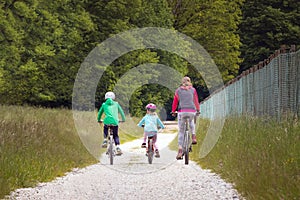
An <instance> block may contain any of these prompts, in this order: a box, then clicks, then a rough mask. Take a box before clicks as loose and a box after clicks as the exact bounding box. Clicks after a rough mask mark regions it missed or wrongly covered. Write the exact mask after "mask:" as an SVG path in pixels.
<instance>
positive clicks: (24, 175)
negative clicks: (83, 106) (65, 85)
mask: <svg viewBox="0 0 300 200" xmlns="http://www.w3.org/2000/svg"><path fill="white" fill-rule="evenodd" d="M89 116H91V115H89ZM83 123H85V125H87V126H96V131H94V132H97V133H95V134H94V136H99V135H102V132H101V130H100V129H98V128H99V126H97V123H96V115H92V119H88V118H87V119H86V121H84V122H83ZM87 123H90V124H87ZM95 124H96V125H95ZM125 124H126V123H125ZM0 130H1V131H0V199H1V198H3V197H4V196H5V195H7V194H9V193H10V192H11V191H13V190H15V189H17V188H22V187H32V186H34V185H36V184H37V183H38V182H46V181H51V180H53V179H54V178H55V177H58V176H62V175H64V174H65V173H66V172H68V171H70V170H72V169H73V168H76V167H79V168H80V167H85V166H87V165H90V164H94V163H97V162H98V160H96V159H95V158H94V157H93V156H92V155H91V154H90V152H88V151H87V149H86V148H85V146H84V145H83V142H86V141H84V140H83V139H84V138H83V137H82V138H80V137H79V135H78V134H77V131H81V130H76V128H75V125H74V120H73V114H72V111H71V110H67V109H43V108H32V107H17V106H1V105H0ZM120 137H121V141H122V142H126V141H129V140H132V139H135V137H133V136H130V135H127V134H120ZM90 140H91V139H90ZM93 140H94V138H93ZM98 140H99V141H98ZM96 142H98V143H97V144H95V145H97V147H99V149H100V144H101V143H100V142H101V141H100V138H99V137H98V138H97V141H96Z"/></svg>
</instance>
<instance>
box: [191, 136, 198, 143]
mask: <svg viewBox="0 0 300 200" xmlns="http://www.w3.org/2000/svg"><path fill="white" fill-rule="evenodd" d="M192 144H197V139H196V134H193V135H192Z"/></svg>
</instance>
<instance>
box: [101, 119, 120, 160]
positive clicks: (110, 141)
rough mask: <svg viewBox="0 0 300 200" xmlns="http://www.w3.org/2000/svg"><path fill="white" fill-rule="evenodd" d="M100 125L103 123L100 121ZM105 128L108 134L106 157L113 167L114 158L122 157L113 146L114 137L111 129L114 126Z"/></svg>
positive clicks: (109, 125) (108, 125) (110, 125)
mask: <svg viewBox="0 0 300 200" xmlns="http://www.w3.org/2000/svg"><path fill="white" fill-rule="evenodd" d="M120 122H121V121H120ZM100 123H103V121H100ZM106 126H107V127H108V133H109V137H108V145H107V151H106V155H108V157H109V161H110V164H111V165H113V163H114V157H115V156H120V155H122V153H121V154H117V151H116V145H115V140H114V136H113V127H114V126H116V125H113V124H107V125H106Z"/></svg>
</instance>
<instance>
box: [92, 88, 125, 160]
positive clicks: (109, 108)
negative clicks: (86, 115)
mask: <svg viewBox="0 0 300 200" xmlns="http://www.w3.org/2000/svg"><path fill="white" fill-rule="evenodd" d="M105 99H106V101H105V102H104V103H103V104H102V106H101V108H100V109H99V112H98V117H97V120H98V122H99V123H100V122H101V116H102V114H103V113H104V114H105V118H104V120H103V123H104V128H103V135H104V140H103V144H102V147H103V148H106V147H107V139H106V138H107V135H108V126H107V125H109V124H110V125H114V128H113V138H114V141H115V144H116V151H117V153H116V154H117V155H121V154H122V151H121V149H120V147H119V145H120V139H119V135H118V128H119V127H118V125H119V119H118V114H119V113H120V114H121V117H122V121H123V122H125V115H124V111H123V109H122V108H121V106H120V104H119V103H118V102H116V101H114V99H115V94H114V93H113V92H107V93H106V94H105Z"/></svg>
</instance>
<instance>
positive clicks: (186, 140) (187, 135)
mask: <svg viewBox="0 0 300 200" xmlns="http://www.w3.org/2000/svg"><path fill="white" fill-rule="evenodd" d="M171 114H176V115H177V112H175V113H172V112H171ZM197 115H198V113H197V114H196V115H195V116H194V122H196V116H197ZM189 119H190V117H189V116H184V117H183V120H184V135H183V143H182V157H183V156H184V163H185V164H186V165H188V164H189V153H190V152H192V142H191V135H192V133H191V132H190V124H189ZM182 157H181V159H183V158H182Z"/></svg>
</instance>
